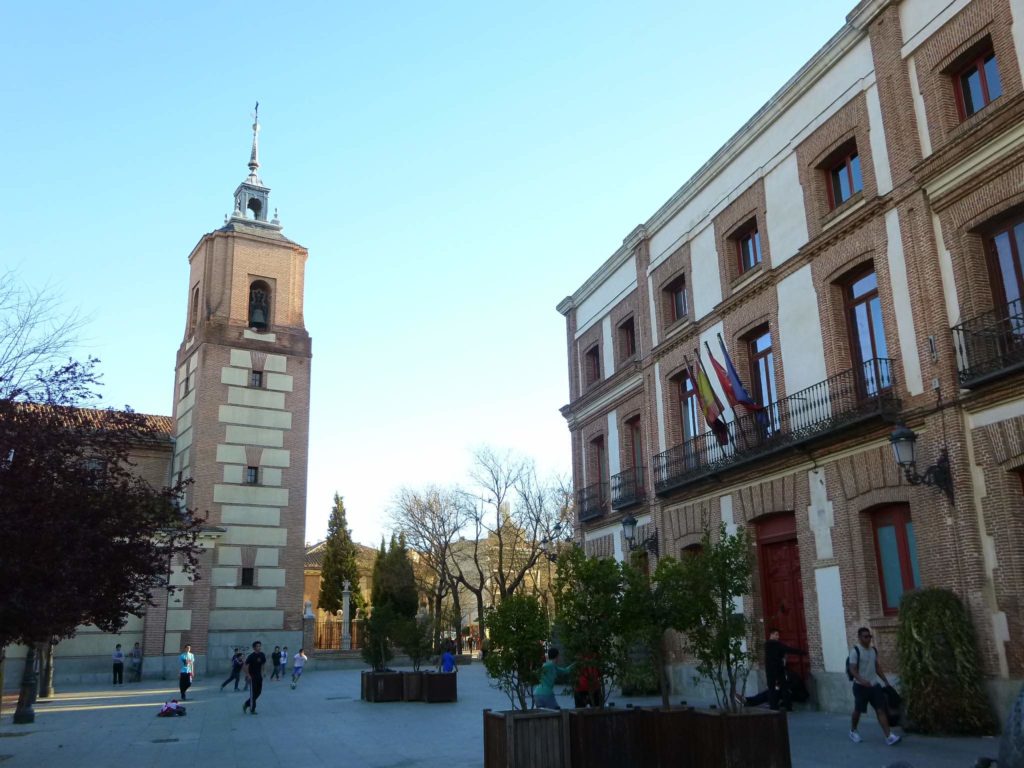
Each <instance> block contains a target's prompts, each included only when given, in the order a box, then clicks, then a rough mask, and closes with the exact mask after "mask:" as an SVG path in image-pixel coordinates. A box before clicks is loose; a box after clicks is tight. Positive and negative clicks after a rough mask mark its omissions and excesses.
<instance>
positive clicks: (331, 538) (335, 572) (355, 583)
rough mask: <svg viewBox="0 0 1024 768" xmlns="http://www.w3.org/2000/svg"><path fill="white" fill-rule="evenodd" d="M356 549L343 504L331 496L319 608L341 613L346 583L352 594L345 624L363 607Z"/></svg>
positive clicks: (336, 497)
mask: <svg viewBox="0 0 1024 768" xmlns="http://www.w3.org/2000/svg"><path fill="white" fill-rule="evenodd" d="M357 554H358V549H357V548H356V545H355V543H353V541H352V532H351V531H350V530H349V528H348V521H347V520H346V519H345V502H344V500H343V499H342V497H341V496H339V495H338V494H337V493H335V494H334V507H333V508H332V509H331V516H330V519H328V521H327V540H326V541H325V542H324V563H323V568H322V570H321V572H320V598H319V605H320V607H321V608H323V609H324V610H325V611H330V612H331V613H334V612H335V611H339V610H341V593H342V592H343V591H344V589H345V582H346V581H348V582H349V584H350V589H351V591H352V597H351V602H350V610H349V620H350V621H351V618H352V616H354V615H355V611H356V609H357V608H361V607H362V605H363V595H362V592H361V591H360V589H359V563H358V560H357Z"/></svg>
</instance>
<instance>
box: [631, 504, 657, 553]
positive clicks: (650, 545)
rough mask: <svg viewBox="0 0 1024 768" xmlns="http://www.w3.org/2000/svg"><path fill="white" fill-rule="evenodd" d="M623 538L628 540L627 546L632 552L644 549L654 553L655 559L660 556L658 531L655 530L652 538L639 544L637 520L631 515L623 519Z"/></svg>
mask: <svg viewBox="0 0 1024 768" xmlns="http://www.w3.org/2000/svg"><path fill="white" fill-rule="evenodd" d="M622 538H624V539H625V540H626V546H628V547H629V551H630V552H633V551H635V550H637V549H641V548H642V549H646V550H647V551H648V552H650V553H652V554H653V555H654V556H655V557H657V556H658V529H657V528H655V529H654V530H653V531H652V533H651V535H650V536H648V537H647V538H646V539H644V540H643V541H640V542H638V541H637V540H636V518H635V517H633V515H631V514H627V515H626V516H625V517H624V518H622Z"/></svg>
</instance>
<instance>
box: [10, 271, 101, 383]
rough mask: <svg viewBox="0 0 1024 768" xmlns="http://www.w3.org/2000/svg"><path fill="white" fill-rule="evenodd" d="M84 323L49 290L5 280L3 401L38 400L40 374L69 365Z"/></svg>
mask: <svg viewBox="0 0 1024 768" xmlns="http://www.w3.org/2000/svg"><path fill="white" fill-rule="evenodd" d="M85 322H86V319H85V318H83V317H82V316H81V315H80V314H79V313H78V311H77V310H72V311H70V312H68V311H67V310H66V308H65V307H64V306H63V301H62V299H61V297H60V296H59V295H57V294H56V293H55V292H53V291H52V290H50V289H49V288H43V289H34V288H32V287H30V286H28V285H25V284H24V283H22V282H21V281H20V280H19V279H18V277H17V275H16V274H15V273H14V271H13V270H8V271H7V272H5V273H4V274H3V275H0V399H10V398H12V397H15V396H21V397H24V396H25V395H31V394H38V390H39V387H40V386H41V384H40V383H39V381H38V379H37V376H38V374H41V373H45V372H46V371H48V370H50V369H51V368H55V367H56V366H57V365H59V364H62V363H65V362H67V357H68V354H69V353H70V351H71V349H72V347H73V346H74V345H75V343H76V342H77V341H78V333H79V332H80V331H81V329H82V327H83V326H84V325H85Z"/></svg>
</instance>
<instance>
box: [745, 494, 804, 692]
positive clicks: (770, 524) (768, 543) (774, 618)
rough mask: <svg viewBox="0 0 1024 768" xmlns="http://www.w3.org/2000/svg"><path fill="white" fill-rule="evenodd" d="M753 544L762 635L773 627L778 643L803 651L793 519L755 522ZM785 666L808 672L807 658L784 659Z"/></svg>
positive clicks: (779, 517) (801, 598) (786, 516)
mask: <svg viewBox="0 0 1024 768" xmlns="http://www.w3.org/2000/svg"><path fill="white" fill-rule="evenodd" d="M757 544H758V547H757V550H758V560H759V565H760V570H761V595H762V597H763V600H764V631H765V636H766V637H767V633H768V632H769V631H770V630H771V628H772V627H777V628H778V629H779V635H780V637H779V639H780V640H781V641H782V642H784V643H785V644H786V645H789V646H792V647H793V648H801V649H803V650H805V651H806V650H807V622H806V620H805V618H804V589H803V581H802V580H801V578H800V548H799V546H798V545H797V539H796V519H795V518H794V516H793V515H792V514H783V515H776V516H774V517H771V518H768V519H767V520H765V521H764V522H761V523H758V525H757ZM786 666H788V667H789V669H790V670H792V671H793V672H796V673H797V674H799V675H800V676H801V677H803V678H806V677H807V675H808V674H809V672H810V663H809V661H808V658H807V656H794V655H790V656H787V657H786Z"/></svg>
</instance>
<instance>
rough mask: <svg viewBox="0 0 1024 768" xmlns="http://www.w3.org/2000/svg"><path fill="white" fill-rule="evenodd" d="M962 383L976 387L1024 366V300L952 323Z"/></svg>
mask: <svg viewBox="0 0 1024 768" xmlns="http://www.w3.org/2000/svg"><path fill="white" fill-rule="evenodd" d="M953 345H954V346H955V347H956V358H957V360H956V361H957V367H958V368H959V369H960V385H961V386H963V387H966V388H971V387H977V386H979V385H981V384H984V383H985V382H986V381H990V380H992V379H996V378H999V377H1000V376H1005V375H1006V374H1009V373H1013V372H1014V371H1018V370H1021V369H1022V368H1024V304H1022V302H1021V300H1020V299H1018V300H1016V301H1011V302H1010V303H1009V304H1005V305H1003V306H1001V307H996V308H995V309H993V310H991V311H990V312H986V313H985V314H983V315H978V316H977V317H973V318H971V319H970V320H965V321H964V322H962V323H960V325H955V326H953Z"/></svg>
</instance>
